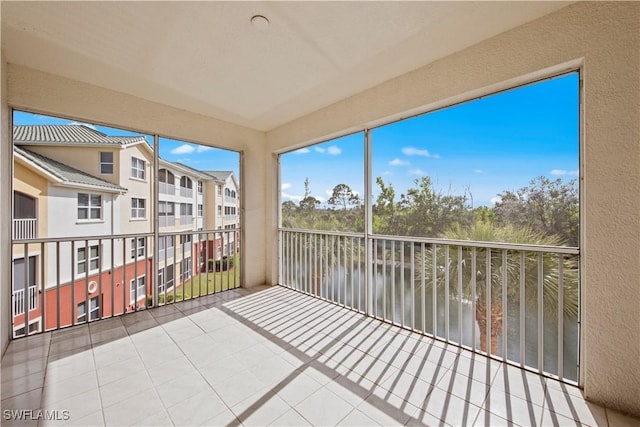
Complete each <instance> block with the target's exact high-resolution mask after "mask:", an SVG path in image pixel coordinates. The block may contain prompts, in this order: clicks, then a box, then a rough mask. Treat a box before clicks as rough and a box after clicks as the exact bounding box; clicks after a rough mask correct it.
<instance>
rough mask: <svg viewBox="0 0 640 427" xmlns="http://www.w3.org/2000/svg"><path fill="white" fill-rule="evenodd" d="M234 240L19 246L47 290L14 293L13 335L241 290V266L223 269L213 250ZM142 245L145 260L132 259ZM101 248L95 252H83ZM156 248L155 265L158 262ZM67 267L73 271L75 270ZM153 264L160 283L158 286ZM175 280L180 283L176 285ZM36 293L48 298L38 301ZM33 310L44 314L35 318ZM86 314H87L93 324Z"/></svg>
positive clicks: (120, 238) (91, 240)
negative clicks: (135, 246)
mask: <svg viewBox="0 0 640 427" xmlns="http://www.w3.org/2000/svg"><path fill="white" fill-rule="evenodd" d="M169 218H171V219H173V218H174V217H169ZM237 232H238V230H237V229H234V230H198V231H197V232H194V231H192V230H190V231H176V232H161V233H160V234H159V239H161V240H160V241H159V242H156V241H155V240H154V234H153V233H137V234H121V235H113V236H112V235H108V236H107V235H96V236H77V237H63V238H40V239H33V240H30V241H29V242H17V243H14V244H13V248H14V250H17V249H22V250H25V251H26V249H27V248H28V249H29V251H28V252H29V256H30V257H36V259H38V260H39V265H41V266H42V269H43V271H39V272H38V274H37V277H38V278H40V277H42V279H43V280H44V282H43V283H39V284H38V285H39V286H35V285H33V286H30V287H28V291H27V293H26V294H25V291H24V290H18V291H15V292H13V294H12V303H11V304H12V313H11V315H12V323H13V328H14V330H19V329H20V327H21V325H24V324H27V325H30V324H32V323H33V322H32V321H33V320H35V318H36V315H37V316H40V317H42V325H46V331H50V330H55V329H60V328H65V327H67V326H73V325H76V324H80V323H85V322H86V321H87V320H88V321H89V322H92V321H97V320H99V319H105V318H109V317H114V316H120V315H124V314H127V313H130V312H135V311H139V310H143V309H146V308H148V307H150V306H151V305H155V304H157V305H163V304H166V303H171V302H175V301H181V300H185V299H191V298H195V297H199V296H204V295H210V294H213V293H217V292H220V291H225V290H228V289H234V288H237V287H239V286H240V276H239V268H238V267H239V259H238V258H237V257H235V258H234V259H228V260H225V262H224V263H223V265H219V263H218V261H217V258H216V257H217V256H219V254H218V253H217V252H216V248H217V246H216V244H217V243H219V242H221V241H224V242H228V241H230V239H232V238H233V236H235V233H237ZM142 238H144V242H145V248H146V256H144V257H135V258H132V257H131V254H132V248H131V242H132V241H133V242H136V241H138V240H139V239H142ZM179 242H183V243H179ZM96 245H97V247H98V250H97V251H95V250H91V251H86V250H85V251H84V252H81V251H79V249H82V248H86V247H93V246H96ZM161 246H162V248H161ZM156 247H157V250H158V257H157V259H155V258H154V248H156ZM176 247H177V248H178V250H176ZM87 253H88V254H89V258H88V259H86V258H85V255H86V254H87ZM80 254H82V255H80ZM187 257H188V258H190V259H192V260H197V261H198V262H197V263H195V264H192V263H191V262H187V263H186V264H185V265H188V266H189V268H188V269H185V268H181V266H182V265H183V264H181V263H185V261H184V260H185V259H186V258H187ZM70 262H71V263H73V264H72V265H73V266H72V268H71V269H70V268H69V267H70V265H69V263H70ZM154 264H156V266H157V268H158V270H157V271H158V275H159V278H155V279H154V277H153V272H154V270H155V268H154ZM87 267H89V268H87ZM160 270H162V273H161V271H160ZM79 271H82V273H79ZM161 274H162V275H161ZM160 275H161V276H160ZM180 275H181V276H180ZM30 277H32V276H31V275H30ZM178 278H181V279H182V281H183V283H181V284H179V285H178V284H176V283H175V281H177V279H178ZM162 283H164V285H162ZM167 284H170V286H167ZM38 288H40V289H42V290H43V291H42V292H44V294H40V293H39V291H38ZM141 292H143V293H144V295H141ZM42 300H44V301H46V306H44V307H40V305H42V304H41V301H42ZM96 305H97V306H98V308H96ZM27 307H28V308H27ZM36 308H42V311H41V312H40V313H37V312H32V310H35V309H36ZM87 308H89V310H87ZM96 311H97V314H95V313H96ZM87 312H89V313H90V315H89V318H88V319H87ZM94 314H95V315H94ZM38 332H40V330H35V329H34V330H30V331H29V335H31V334H33V333H38Z"/></svg>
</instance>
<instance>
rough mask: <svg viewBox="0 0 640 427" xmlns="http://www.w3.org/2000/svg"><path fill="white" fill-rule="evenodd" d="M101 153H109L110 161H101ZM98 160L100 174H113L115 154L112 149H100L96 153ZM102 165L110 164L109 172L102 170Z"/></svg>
mask: <svg viewBox="0 0 640 427" xmlns="http://www.w3.org/2000/svg"><path fill="white" fill-rule="evenodd" d="M103 154H111V162H103V161H102V155H103ZM98 161H99V163H100V175H113V173H114V172H115V156H114V154H113V151H100V153H99V154H98ZM102 165H111V172H102Z"/></svg>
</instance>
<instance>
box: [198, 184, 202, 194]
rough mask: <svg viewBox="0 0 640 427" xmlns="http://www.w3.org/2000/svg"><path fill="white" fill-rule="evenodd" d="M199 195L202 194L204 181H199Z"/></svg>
mask: <svg viewBox="0 0 640 427" xmlns="http://www.w3.org/2000/svg"><path fill="white" fill-rule="evenodd" d="M198 194H202V181H198Z"/></svg>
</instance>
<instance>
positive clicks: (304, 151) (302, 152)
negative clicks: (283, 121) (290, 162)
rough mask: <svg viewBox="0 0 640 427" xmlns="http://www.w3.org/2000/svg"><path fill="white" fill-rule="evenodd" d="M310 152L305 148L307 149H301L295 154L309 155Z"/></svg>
mask: <svg viewBox="0 0 640 427" xmlns="http://www.w3.org/2000/svg"><path fill="white" fill-rule="evenodd" d="M309 152H310V150H309V149H308V148H306V147H305V148H300V149H299V150H295V151H294V154H307V153H309Z"/></svg>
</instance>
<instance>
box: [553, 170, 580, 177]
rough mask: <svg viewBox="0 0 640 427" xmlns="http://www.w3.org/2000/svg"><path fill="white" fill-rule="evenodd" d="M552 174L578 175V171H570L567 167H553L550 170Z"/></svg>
mask: <svg viewBox="0 0 640 427" xmlns="http://www.w3.org/2000/svg"><path fill="white" fill-rule="evenodd" d="M549 173H550V174H551V175H556V176H565V175H570V176H578V171H577V170H575V171H568V170H565V169H553V170H552V171H551V172H549Z"/></svg>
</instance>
